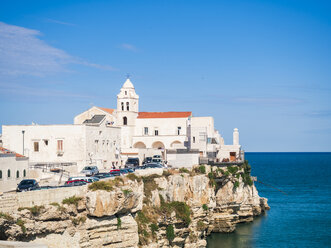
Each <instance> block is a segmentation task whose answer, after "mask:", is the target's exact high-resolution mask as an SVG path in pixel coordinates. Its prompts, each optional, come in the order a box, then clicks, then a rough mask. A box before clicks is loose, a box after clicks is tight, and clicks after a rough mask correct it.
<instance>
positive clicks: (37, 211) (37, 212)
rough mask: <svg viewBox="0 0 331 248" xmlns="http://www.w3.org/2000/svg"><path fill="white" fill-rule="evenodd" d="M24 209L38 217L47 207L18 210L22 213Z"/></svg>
mask: <svg viewBox="0 0 331 248" xmlns="http://www.w3.org/2000/svg"><path fill="white" fill-rule="evenodd" d="M24 209H27V210H29V211H30V213H31V214H32V215H34V216H37V215H39V214H40V213H41V211H42V210H43V209H45V206H36V205H35V206H33V207H31V208H28V207H25V208H18V211H22V210H24Z"/></svg>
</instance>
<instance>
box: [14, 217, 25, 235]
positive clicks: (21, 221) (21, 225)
mask: <svg viewBox="0 0 331 248" xmlns="http://www.w3.org/2000/svg"><path fill="white" fill-rule="evenodd" d="M24 224H25V223H24V221H23V220H21V219H18V220H17V221H16V225H18V226H20V227H21V230H22V232H23V233H26V227H25V225H24Z"/></svg>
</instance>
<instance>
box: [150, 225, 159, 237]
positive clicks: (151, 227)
mask: <svg viewBox="0 0 331 248" xmlns="http://www.w3.org/2000/svg"><path fill="white" fill-rule="evenodd" d="M149 227H150V229H151V231H152V235H153V236H155V232H157V231H158V230H159V226H158V225H157V224H155V223H152V224H150V226H149Z"/></svg>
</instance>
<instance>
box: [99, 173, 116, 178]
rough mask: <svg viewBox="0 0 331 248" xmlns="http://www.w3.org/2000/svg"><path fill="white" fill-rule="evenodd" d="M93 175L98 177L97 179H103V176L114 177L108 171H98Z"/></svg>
mask: <svg viewBox="0 0 331 248" xmlns="http://www.w3.org/2000/svg"><path fill="white" fill-rule="evenodd" d="M94 177H96V178H99V179H103V178H109V177H114V175H112V174H110V173H108V172H102V173H100V172H99V173H98V174H95V175H94Z"/></svg>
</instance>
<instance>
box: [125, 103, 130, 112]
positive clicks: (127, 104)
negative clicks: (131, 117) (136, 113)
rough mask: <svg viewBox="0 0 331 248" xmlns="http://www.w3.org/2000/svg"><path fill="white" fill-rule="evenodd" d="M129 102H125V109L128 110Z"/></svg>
mask: <svg viewBox="0 0 331 248" xmlns="http://www.w3.org/2000/svg"><path fill="white" fill-rule="evenodd" d="M129 109H130V108H129V102H127V103H126V110H127V111H129Z"/></svg>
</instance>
